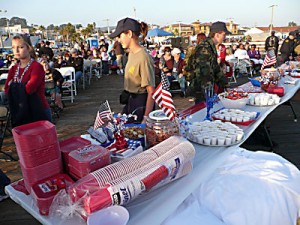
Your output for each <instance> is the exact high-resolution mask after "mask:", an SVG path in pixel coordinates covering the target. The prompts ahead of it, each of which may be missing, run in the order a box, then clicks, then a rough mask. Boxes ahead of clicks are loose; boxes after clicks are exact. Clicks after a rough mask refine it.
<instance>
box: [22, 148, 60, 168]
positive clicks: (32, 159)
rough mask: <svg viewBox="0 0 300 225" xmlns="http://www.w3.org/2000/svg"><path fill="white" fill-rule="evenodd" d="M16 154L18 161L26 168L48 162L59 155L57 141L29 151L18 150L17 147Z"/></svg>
mask: <svg viewBox="0 0 300 225" xmlns="http://www.w3.org/2000/svg"><path fill="white" fill-rule="evenodd" d="M17 152H18V156H19V159H20V162H21V163H22V164H23V165H24V166H25V167H26V168H32V167H36V166H39V165H42V164H44V163H47V162H50V161H52V160H55V159H58V158H59V157H60V150H59V145H58V143H56V144H53V145H48V146H47V147H43V148H39V149H32V150H31V151H30V152H27V151H24V152H23V151H20V149H19V148H17Z"/></svg>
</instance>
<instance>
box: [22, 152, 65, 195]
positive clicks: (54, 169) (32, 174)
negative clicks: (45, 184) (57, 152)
mask: <svg viewBox="0 0 300 225" xmlns="http://www.w3.org/2000/svg"><path fill="white" fill-rule="evenodd" d="M20 166H21V170H22V175H23V178H24V183H25V187H26V190H27V191H28V192H29V193H30V191H31V187H32V186H33V185H34V184H35V183H37V182H38V181H40V180H43V179H45V178H48V177H51V176H53V175H55V174H58V173H62V171H63V169H62V161H61V157H59V158H58V159H55V160H52V161H50V162H47V163H44V164H42V165H40V166H36V167H32V168H27V167H25V166H24V165H23V164H22V163H20Z"/></svg>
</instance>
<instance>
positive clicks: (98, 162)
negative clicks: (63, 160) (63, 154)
mask: <svg viewBox="0 0 300 225" xmlns="http://www.w3.org/2000/svg"><path fill="white" fill-rule="evenodd" d="M110 162H111V159H110V151H109V150H108V149H106V148H104V147H102V146H99V145H88V146H85V147H83V148H81V149H78V150H75V151H72V152H70V153H69V164H68V167H69V170H70V172H71V173H72V174H74V175H75V176H77V177H80V178H82V177H84V176H86V175H88V174H89V173H91V172H93V171H95V170H97V169H100V168H102V167H104V166H106V165H108V164H110Z"/></svg>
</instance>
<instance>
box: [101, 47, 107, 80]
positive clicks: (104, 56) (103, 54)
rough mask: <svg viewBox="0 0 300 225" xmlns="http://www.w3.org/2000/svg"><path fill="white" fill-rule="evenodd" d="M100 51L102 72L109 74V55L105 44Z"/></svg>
mask: <svg viewBox="0 0 300 225" xmlns="http://www.w3.org/2000/svg"><path fill="white" fill-rule="evenodd" d="M100 53H101V60H102V69H103V74H104V75H109V68H108V60H109V55H108V54H107V49H106V47H105V46H103V47H101V49H100Z"/></svg>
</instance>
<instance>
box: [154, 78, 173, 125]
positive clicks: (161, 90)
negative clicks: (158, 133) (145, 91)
mask: <svg viewBox="0 0 300 225" xmlns="http://www.w3.org/2000/svg"><path fill="white" fill-rule="evenodd" d="M169 90H170V87H169V82H168V80H167V77H166V75H165V74H164V73H162V74H161V82H160V84H159V85H158V86H157V88H156V89H155V90H154V92H153V94H152V98H153V99H154V101H155V102H156V104H157V105H158V106H159V107H160V108H161V109H162V110H163V111H164V113H165V114H166V116H167V117H168V118H169V119H170V120H173V119H174V118H175V117H176V110H175V107H174V103H173V99H172V95H171V93H170V92H169Z"/></svg>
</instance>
